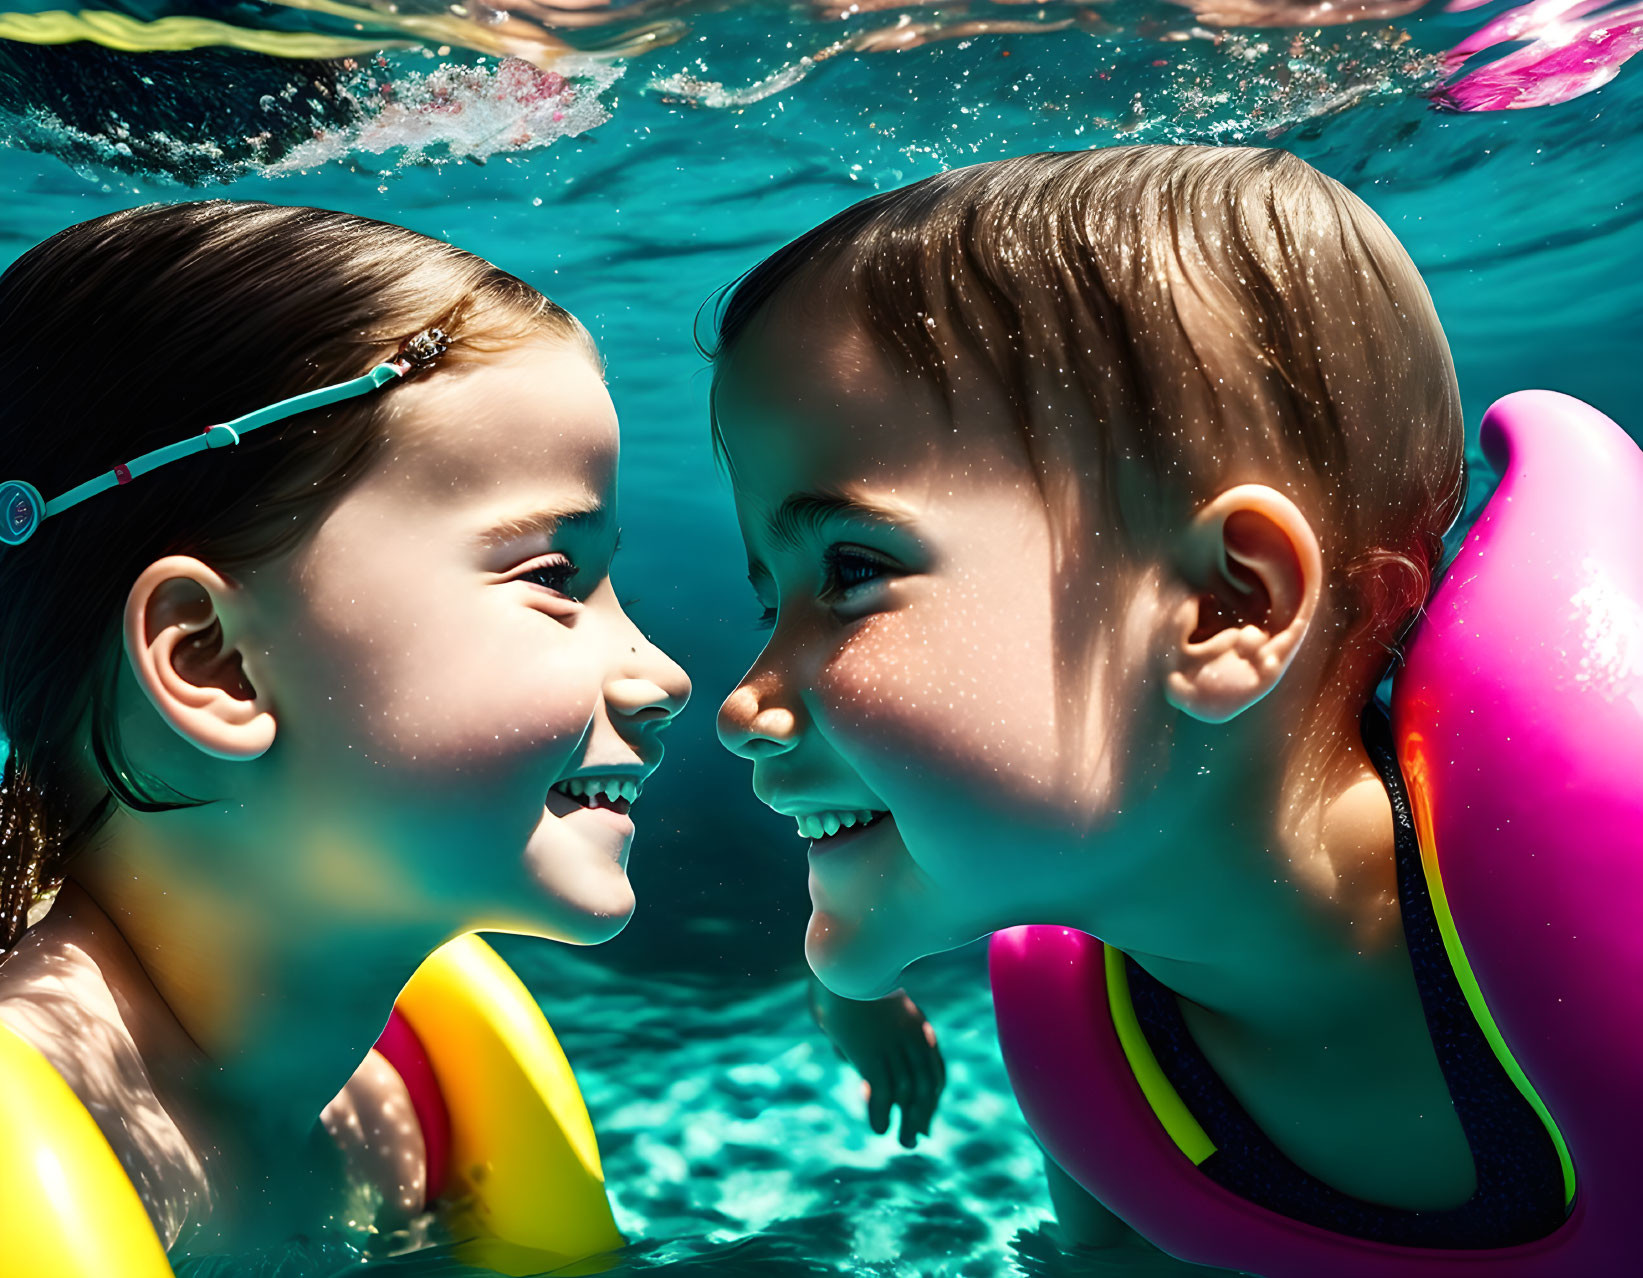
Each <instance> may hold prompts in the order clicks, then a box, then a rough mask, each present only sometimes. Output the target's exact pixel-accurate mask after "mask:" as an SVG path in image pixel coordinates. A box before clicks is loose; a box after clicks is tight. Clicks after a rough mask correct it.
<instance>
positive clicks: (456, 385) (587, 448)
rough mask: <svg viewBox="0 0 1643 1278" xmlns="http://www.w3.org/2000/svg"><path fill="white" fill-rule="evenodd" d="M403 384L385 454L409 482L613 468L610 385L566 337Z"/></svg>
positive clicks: (586, 477) (453, 485) (602, 478)
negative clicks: (405, 392)
mask: <svg viewBox="0 0 1643 1278" xmlns="http://www.w3.org/2000/svg"><path fill="white" fill-rule="evenodd" d="M406 389H407V391H410V392H411V394H408V395H407V396H406V397H405V400H404V402H403V404H402V405H401V406H400V408H399V410H398V411H397V412H396V414H395V418H394V420H393V422H392V423H391V425H390V428H389V430H388V432H387V434H388V442H389V450H388V451H389V456H388V458H386V459H385V464H386V465H387V466H389V467H392V468H394V469H397V470H398V472H399V473H400V475H401V477H402V479H403V480H404V481H405V482H407V483H410V484H412V485H414V486H428V487H431V488H436V489H439V488H443V489H451V490H461V489H463V488H483V487H485V486H488V485H493V484H496V483H500V482H506V481H510V480H513V479H516V478H519V477H521V476H530V475H538V476H546V475H560V476H564V477H565V478H567V479H571V480H577V481H580V482H582V483H584V484H591V485H592V486H594V487H602V486H604V483H605V482H606V481H608V479H609V478H610V477H611V475H612V474H613V471H614V466H615V461H616V452H617V425H616V412H615V409H614V407H613V406H612V404H611V400H610V395H609V393H608V392H607V391H606V389H605V386H604V382H603V380H602V379H601V377H600V375H599V372H598V370H597V369H596V368H595V367H594V365H593V363H592V361H590V360H589V359H588V358H587V356H586V355H585V354H583V353H582V352H581V351H579V350H577V349H576V348H575V347H572V346H570V345H568V344H566V343H563V342H546V341H538V342H529V343H524V344H521V345H520V346H518V347H515V348H511V349H509V350H507V351H503V352H497V353H495V354H492V355H487V356H485V357H483V358H482V359H477V360H475V361H473V362H471V363H468V364H465V365H458V366H456V367H454V368H452V369H451V370H449V371H448V372H447V373H446V375H444V376H440V377H436V378H432V379H430V380H429V381H428V382H427V383H425V384H422V385H414V384H413V386H410V387H407V388H406Z"/></svg>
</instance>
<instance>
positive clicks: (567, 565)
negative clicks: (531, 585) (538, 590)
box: [516, 555, 576, 594]
mask: <svg viewBox="0 0 1643 1278" xmlns="http://www.w3.org/2000/svg"><path fill="white" fill-rule="evenodd" d="M575 579H576V565H575V564H573V563H572V562H571V561H570V560H569V559H567V558H565V556H563V555H555V556H554V557H553V558H552V559H550V560H548V561H547V562H546V563H540V564H537V565H536V567H534V568H531V569H528V570H527V571H525V572H522V573H520V574H519V576H518V577H517V578H516V580H518V581H531V582H535V583H536V584H537V585H539V586H546V587H547V588H548V589H549V590H557V591H558V592H559V593H560V594H569V593H570V583H571V582H572V581H574V580H575Z"/></svg>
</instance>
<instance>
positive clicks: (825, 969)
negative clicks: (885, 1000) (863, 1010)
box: [804, 909, 911, 1000]
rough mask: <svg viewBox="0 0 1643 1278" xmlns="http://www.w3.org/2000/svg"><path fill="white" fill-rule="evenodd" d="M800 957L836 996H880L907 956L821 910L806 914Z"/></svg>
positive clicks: (898, 977)
mask: <svg viewBox="0 0 1643 1278" xmlns="http://www.w3.org/2000/svg"><path fill="white" fill-rule="evenodd" d="M804 957H805V959H806V960H807V961H808V962H809V964H810V970H811V971H812V972H814V973H815V974H816V979H817V980H819V981H820V982H821V983H822V984H823V985H825V986H827V988H828V989H829V990H831V991H832V992H833V993H835V994H837V995H838V996H839V997H840V998H853V999H862V1000H866V999H873V998H882V997H883V996H884V995H886V994H888V993H890V992H891V991H892V990H894V989H895V988H896V987H897V986H898V985H899V984H901V973H902V969H903V968H905V967H906V966H907V964H908V962H910V961H911V959H910V958H909V957H907V956H905V955H893V954H891V953H889V952H888V947H887V946H884V945H881V944H875V943H874V941H873V939H871V938H869V937H868V936H865V935H863V931H862V929H861V927H860V926H859V925H858V924H855V923H852V922H850V921H847V920H845V919H841V918H840V917H839V916H838V915H835V914H831V913H829V912H827V911H825V910H819V909H818V910H816V911H815V912H814V913H813V914H811V916H810V929H809V931H808V932H806V934H805V938H804Z"/></svg>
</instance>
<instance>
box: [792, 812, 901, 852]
mask: <svg viewBox="0 0 1643 1278" xmlns="http://www.w3.org/2000/svg"><path fill="white" fill-rule="evenodd" d="M889 815H890V814H889V813H888V812H880V811H874V810H858V811H840V812H806V813H801V814H800V815H798V816H796V817H794V820H795V821H797V822H798V827H799V837H800V838H801V839H809V840H810V846H811V847H812V848H815V849H816V850H818V851H820V850H822V849H824V848H833V847H837V846H839V845H840V844H843V843H848V842H850V841H851V840H853V839H855V838H856V837H858V836H859V835H861V834H862V833H863V832H864V831H866V830H870V829H872V828H873V827H874V826H875V825H878V824H879V823H880V822H881V821H883V820H884V818H885V817H887V816H889Z"/></svg>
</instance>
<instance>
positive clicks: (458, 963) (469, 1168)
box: [0, 935, 624, 1278]
mask: <svg viewBox="0 0 1643 1278" xmlns="http://www.w3.org/2000/svg"><path fill="white" fill-rule="evenodd" d="M394 1006H395V1018H396V1021H401V1022H402V1028H400V1029H399V1030H398V1031H397V1034H398V1038H397V1041H396V1042H390V1041H389V1040H390V1035H386V1034H385V1036H384V1041H383V1043H381V1044H379V1049H382V1050H384V1055H385V1056H387V1058H388V1060H389V1063H390V1064H392V1065H393V1066H394V1068H395V1069H396V1070H398V1071H399V1072H400V1074H401V1076H402V1077H403V1078H405V1081H406V1086H407V1088H408V1089H409V1090H410V1091H411V1094H412V1099H413V1102H415V1103H416V1104H417V1108H418V1112H419V1114H422V1113H425V1112H428V1108H429V1106H430V1104H432V1105H435V1106H438V1107H440V1109H441V1110H442V1113H441V1117H442V1118H443V1119H444V1120H445V1129H446V1130H445V1132H443V1133H441V1134H440V1136H439V1137H436V1138H435V1139H433V1140H429V1141H428V1142H427V1143H428V1145H429V1148H430V1153H433V1152H434V1151H435V1150H436V1149H439V1148H441V1147H442V1148H443V1149H444V1153H443V1155H442V1156H441V1161H442V1162H443V1164H444V1166H443V1168H442V1169H441V1168H437V1167H432V1166H430V1168H429V1171H430V1184H431V1185H437V1184H441V1182H442V1185H443V1190H442V1192H441V1193H440V1195H439V1203H438V1204H437V1208H438V1209H439V1210H440V1211H441V1212H442V1214H443V1216H444V1219H445V1221H446V1222H447V1224H448V1225H449V1227H450V1229H451V1231H452V1232H453V1234H454V1235H455V1236H456V1237H457V1238H459V1239H462V1240H463V1241H462V1242H461V1244H460V1245H459V1247H458V1256H459V1258H460V1259H462V1260H463V1261H465V1262H466V1263H469V1264H474V1265H479V1266H482V1267H485V1268H489V1269H493V1270H496V1271H498V1272H500V1273H504V1274H512V1275H520V1274H530V1273H541V1272H542V1271H544V1270H548V1269H559V1268H562V1267H564V1266H566V1265H570V1264H573V1263H575V1262H577V1261H583V1260H587V1259H588V1258H590V1257H597V1256H599V1255H600V1254H602V1253H606V1252H610V1251H614V1250H615V1249H616V1248H618V1247H621V1246H622V1244H623V1242H624V1239H623V1238H622V1235H621V1233H620V1232H619V1231H618V1230H617V1228H616V1222H615V1221H614V1220H613V1219H612V1217H611V1212H610V1202H609V1200H608V1199H607V1198H606V1196H605V1175H604V1169H603V1167H602V1166H601V1165H600V1161H599V1146H598V1142H597V1140H596V1138H595V1137H594V1132H593V1122H592V1120H591V1119H590V1118H589V1117H588V1111H587V1106H586V1105H585V1104H584V1103H583V1101H582V1094H581V1092H580V1090H579V1089H578V1088H577V1085H576V1076H575V1075H574V1074H573V1073H572V1071H571V1067H570V1062H569V1061H567V1060H566V1059H565V1054H564V1052H563V1050H561V1048H560V1046H559V1041H558V1039H557V1038H555V1037H554V1033H553V1030H552V1028H551V1027H550V1026H549V1025H548V1022H547V1018H546V1017H544V1016H543V1015H542V1011H541V1009H540V1008H539V1007H538V1006H537V1004H536V1000H535V999H534V998H533V997H532V996H531V993H530V991H529V990H527V989H526V988H525V986H524V984H523V983H522V982H521V981H520V980H519V978H518V977H517V976H515V975H514V974H513V972H512V970H511V969H510V968H509V967H508V965H507V964H506V963H504V962H503V961H502V959H501V958H500V957H499V956H498V955H497V953H496V951H495V950H493V949H492V948H491V947H490V946H489V945H487V944H486V943H485V942H484V941H482V940H481V939H480V938H479V937H478V936H474V935H469V936H464V937H460V938H458V939H457V940H454V941H452V942H450V943H449V944H447V945H445V946H442V947H441V948H440V949H439V950H436V951H435V952H434V953H433V954H432V955H431V956H429V958H428V959H427V961H426V962H424V963H423V964H422V966H421V967H420V968H418V969H417V973H416V975H415V976H413V977H412V978H411V981H410V984H408V985H407V986H406V987H405V989H404V990H403V991H402V992H401V994H400V996H399V998H398V1000H397V1001H396V1003H395V1005H394ZM403 1027H408V1029H409V1031H410V1032H411V1033H410V1034H409V1035H407V1034H406V1033H405V1030H404V1028H403ZM390 1030H391V1031H393V1030H394V1027H393V1026H392V1025H391V1026H390ZM430 1087H433V1088H437V1094H436V1095H430ZM0 1157H4V1159H5V1162H6V1163H7V1165H8V1166H9V1167H11V1168H13V1169H14V1172H15V1174H13V1175H10V1176H8V1177H7V1180H8V1183H7V1186H6V1189H5V1192H4V1193H3V1194H0V1239H3V1240H4V1246H3V1248H0V1278H40V1276H41V1275H46V1274H49V1275H51V1276H52V1278H108V1275H110V1274H119V1275H121V1278H172V1269H171V1265H170V1263H169V1262H168V1261H167V1260H166V1255H165V1249H164V1247H163V1246H161V1244H160V1240H159V1238H158V1236H157V1235H156V1234H155V1232H154V1228H153V1225H152V1224H151V1223H150V1222H149V1219H148V1213H147V1212H146V1211H145V1210H144V1208H143V1205H142V1202H141V1201H140V1200H139V1199H138V1197H137V1191H136V1190H135V1189H134V1188H133V1187H132V1184H131V1182H130V1180H129V1179H127V1177H126V1174H125V1171H124V1169H123V1168H122V1167H121V1166H120V1162H119V1159H118V1158H116V1157H115V1154H114V1151H113V1150H112V1149H111V1148H110V1147H109V1144H108V1142H107V1141H106V1140H105V1139H104V1138H103V1134H102V1132H101V1131H100V1130H98V1127H97V1124H96V1122H95V1121H94V1120H93V1119H92V1117H91V1115H90V1114H89V1113H87V1111H86V1109H85V1107H84V1106H83V1105H82V1104H81V1103H80V1101H79V1099H78V1097H76V1096H75V1094H74V1093H73V1091H72V1090H71V1089H70V1088H69V1086H68V1084H67V1083H65V1082H64V1081H63V1079H62V1078H61V1076H59V1075H58V1073H57V1071H56V1070H55V1069H53V1068H52V1067H51V1065H50V1064H49V1063H48V1062H47V1061H46V1059H45V1058H44V1057H43V1056H41V1055H40V1053H39V1052H38V1051H37V1050H36V1049H35V1048H34V1047H33V1046H32V1045H31V1044H29V1043H28V1042H27V1041H25V1040H24V1039H23V1038H21V1037H20V1036H19V1035H18V1034H16V1033H15V1032H14V1031H13V1030H11V1029H9V1028H7V1027H6V1026H4V1025H0ZM433 1196H434V1195H433V1194H430V1198H432V1197H433ZM88 1221H94V1222H95V1228H89V1229H88V1228H87V1222H88ZM602 1267H603V1266H602V1265H601V1264H600V1263H599V1262H598V1261H597V1260H592V1261H590V1262H589V1263H588V1265H586V1266H584V1267H583V1271H584V1272H590V1273H591V1272H595V1271H597V1270H598V1269H599V1268H602Z"/></svg>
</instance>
